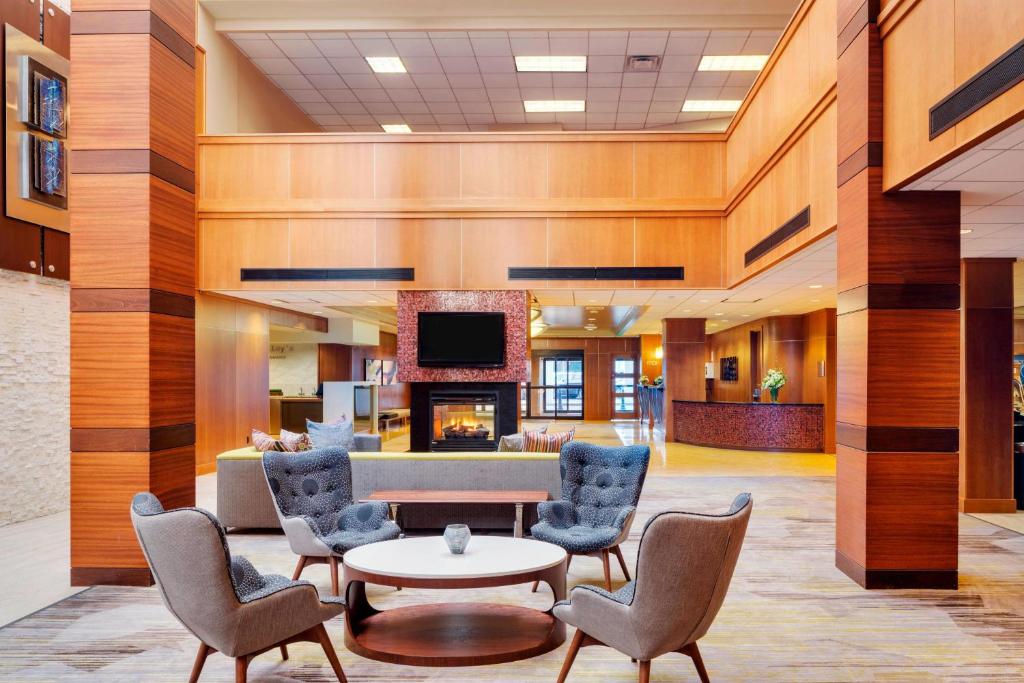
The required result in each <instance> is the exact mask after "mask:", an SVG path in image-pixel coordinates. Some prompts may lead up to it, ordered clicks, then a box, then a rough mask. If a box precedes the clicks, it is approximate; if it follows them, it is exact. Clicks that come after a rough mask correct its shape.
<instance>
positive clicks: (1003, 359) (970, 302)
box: [960, 258, 1017, 512]
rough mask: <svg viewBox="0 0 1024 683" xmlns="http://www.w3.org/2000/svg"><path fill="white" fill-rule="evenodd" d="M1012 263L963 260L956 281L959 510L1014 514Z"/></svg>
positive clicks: (993, 259) (1003, 260) (980, 259)
mask: <svg viewBox="0 0 1024 683" xmlns="http://www.w3.org/2000/svg"><path fill="white" fill-rule="evenodd" d="M1013 262H1014V259H1012V258H966V259H964V260H963V263H962V267H961V271H960V277H961V285H960V286H961V290H960V299H961V304H960V315H961V328H960V330H961V331H960V387H961V389H960V509H961V510H962V511H963V512H1014V511H1016V509H1017V501H1016V499H1015V498H1014V497H1013V401H1012V398H1011V392H1012V391H1013V388H1012V372H1011V370H1012V368H1013V365H1012V363H1013Z"/></svg>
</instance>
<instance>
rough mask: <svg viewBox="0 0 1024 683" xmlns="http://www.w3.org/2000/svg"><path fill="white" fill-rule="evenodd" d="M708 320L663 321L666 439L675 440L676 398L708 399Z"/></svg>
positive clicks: (670, 319)
mask: <svg viewBox="0 0 1024 683" xmlns="http://www.w3.org/2000/svg"><path fill="white" fill-rule="evenodd" d="M706 323H707V321H706V320H705V319H704V318H666V319H664V320H662V321H661V348H662V365H663V367H664V370H663V374H664V377H665V441H666V442H667V441H675V424H674V420H673V419H672V415H673V410H672V401H703V400H705V391H704V360H705V358H706V356H707V347H706V344H707V335H706V334H705V327H706Z"/></svg>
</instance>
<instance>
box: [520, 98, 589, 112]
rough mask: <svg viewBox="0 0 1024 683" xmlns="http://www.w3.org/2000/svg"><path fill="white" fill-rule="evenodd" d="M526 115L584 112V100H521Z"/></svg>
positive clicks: (585, 107) (585, 105)
mask: <svg viewBox="0 0 1024 683" xmlns="http://www.w3.org/2000/svg"><path fill="white" fill-rule="evenodd" d="M523 107H525V108H526V113H527V114H537V113H545V112H558V111H586V110H587V103H586V101H585V100H523Z"/></svg>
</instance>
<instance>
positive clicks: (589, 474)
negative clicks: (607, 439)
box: [530, 441, 651, 590]
mask: <svg viewBox="0 0 1024 683" xmlns="http://www.w3.org/2000/svg"><path fill="white" fill-rule="evenodd" d="M559 459H560V460H561V474H562V499H561V500H555V501H550V502H547V503H540V504H539V505H538V506H537V514H538V515H539V516H540V521H539V522H537V523H536V524H534V525H533V527H531V529H530V532H531V533H532V534H533V537H534V538H536V539H537V540H540V541H547V542H548V543H554V544H555V545H558V546H561V547H562V548H565V550H566V552H568V553H569V561H570V562H571V561H572V556H573V555H590V556H593V557H600V558H601V560H602V562H603V563H604V584H605V588H606V589H607V590H611V588H612V575H611V566H610V562H609V554H614V555H615V556H616V557H617V558H618V560H619V566H620V567H621V568H622V573H623V574H624V575H625V576H626V580H627V581H628V580H629V570H628V569H627V568H626V560H625V559H624V558H623V557H622V551H621V550H620V549H619V544H620V543H622V542H623V541H625V540H626V538H627V537H628V536H629V528H630V526H631V525H632V524H633V515H634V514H636V504H637V502H638V501H639V500H640V491H641V490H642V489H643V486H644V478H645V477H646V476H647V464H648V463H649V462H650V459H651V449H650V448H649V447H648V446H617V447H610V446H595V445H593V444H589V443H584V442H582V441H570V442H569V443H567V444H565V445H564V446H562V451H561V454H560V456H559ZM533 590H537V584H536V583H534V584H533Z"/></svg>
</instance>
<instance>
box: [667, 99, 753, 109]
mask: <svg viewBox="0 0 1024 683" xmlns="http://www.w3.org/2000/svg"><path fill="white" fill-rule="evenodd" d="M742 102H743V101H742V100H686V101H685V102H683V109H682V110H683V111H690V112H692V111H698V112H709V111H736V110H738V109H739V108H740V104H741V103H742Z"/></svg>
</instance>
